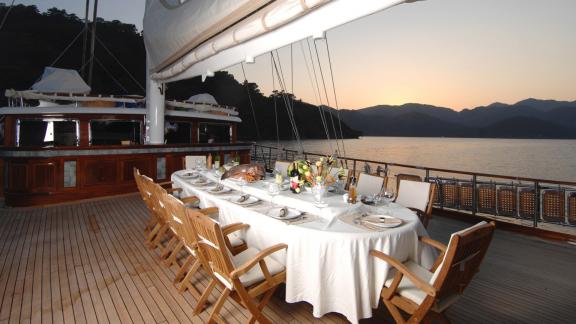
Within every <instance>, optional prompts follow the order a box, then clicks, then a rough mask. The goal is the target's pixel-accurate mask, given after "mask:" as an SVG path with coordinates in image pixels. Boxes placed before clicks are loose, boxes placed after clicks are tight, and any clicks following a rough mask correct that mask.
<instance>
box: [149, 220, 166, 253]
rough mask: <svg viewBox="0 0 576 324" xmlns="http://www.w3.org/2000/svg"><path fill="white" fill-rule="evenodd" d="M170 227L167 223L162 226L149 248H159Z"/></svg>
mask: <svg viewBox="0 0 576 324" xmlns="http://www.w3.org/2000/svg"><path fill="white" fill-rule="evenodd" d="M168 229H169V228H168V225H166V224H164V225H162V226H161V227H160V229H159V230H158V233H157V234H156V236H155V237H154V239H153V240H152V242H151V243H150V245H149V248H150V249H151V250H153V249H156V248H158V247H159V246H160V245H161V244H162V239H164V236H165V235H166V232H168Z"/></svg>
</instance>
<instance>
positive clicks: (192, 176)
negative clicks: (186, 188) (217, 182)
mask: <svg viewBox="0 0 576 324" xmlns="http://www.w3.org/2000/svg"><path fill="white" fill-rule="evenodd" d="M180 176H181V177H182V178H186V179H196V178H198V177H199V176H200V175H199V174H198V172H185V173H182V174H181V175H180Z"/></svg>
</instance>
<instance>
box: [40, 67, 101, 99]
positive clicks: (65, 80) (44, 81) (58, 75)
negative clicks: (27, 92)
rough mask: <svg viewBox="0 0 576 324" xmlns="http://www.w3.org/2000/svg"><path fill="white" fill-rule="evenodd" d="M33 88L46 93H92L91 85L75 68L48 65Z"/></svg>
mask: <svg viewBox="0 0 576 324" xmlns="http://www.w3.org/2000/svg"><path fill="white" fill-rule="evenodd" d="M32 90H35V91H38V92H44V93H52V92H54V93H90V87H89V86H88V85H87V84H86V82H84V80H82V78H81V77H80V75H79V74H78V72H76V71H75V70H68V69H59V68H55V67H50V66H47V67H45V68H44V73H43V74H42V78H41V79H40V81H38V82H36V83H34V85H32Z"/></svg>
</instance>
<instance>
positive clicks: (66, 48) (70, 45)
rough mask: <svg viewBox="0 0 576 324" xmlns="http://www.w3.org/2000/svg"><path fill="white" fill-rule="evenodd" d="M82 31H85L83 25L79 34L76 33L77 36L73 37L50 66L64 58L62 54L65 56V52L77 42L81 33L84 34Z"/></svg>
mask: <svg viewBox="0 0 576 324" xmlns="http://www.w3.org/2000/svg"><path fill="white" fill-rule="evenodd" d="M82 33H84V27H82V29H81V30H80V32H79V33H78V35H76V37H74V38H73V39H72V41H71V42H70V43H68V45H67V46H66V47H65V48H64V50H63V51H62V52H60V55H58V57H56V59H55V60H54V61H53V62H52V63H50V65H49V66H54V64H56V63H57V62H58V61H59V60H60V59H61V58H62V56H64V54H66V52H68V50H69V49H70V47H72V45H73V44H74V43H75V42H76V40H77V39H78V37H80V35H82Z"/></svg>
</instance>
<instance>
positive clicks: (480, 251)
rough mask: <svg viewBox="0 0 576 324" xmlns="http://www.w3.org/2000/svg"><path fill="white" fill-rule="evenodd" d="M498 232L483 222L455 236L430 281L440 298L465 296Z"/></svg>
mask: <svg viewBox="0 0 576 324" xmlns="http://www.w3.org/2000/svg"><path fill="white" fill-rule="evenodd" d="M495 228H496V225H495V224H494V222H491V223H487V222H484V221H483V222H480V223H478V224H476V225H474V226H471V227H468V228H466V229H464V230H462V231H459V232H456V233H454V234H452V236H451V237H450V242H449V243H448V247H447V248H446V253H445V255H444V259H443V261H442V263H441V264H440V266H439V267H438V269H436V271H435V272H434V275H433V276H432V278H431V279H430V284H432V285H433V286H434V288H436V289H438V292H437V294H436V298H438V299H443V298H446V297H449V296H453V295H459V294H462V292H463V291H464V289H465V288H466V287H467V286H468V284H469V283H470V281H471V280H472V278H473V277H474V275H475V274H476V272H478V270H479V268H480V264H481V263H482V260H483V259H484V256H485V255H486V251H487V250H488V247H489V246H490V242H491V241H492V236H493V234H494V229H495Z"/></svg>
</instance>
